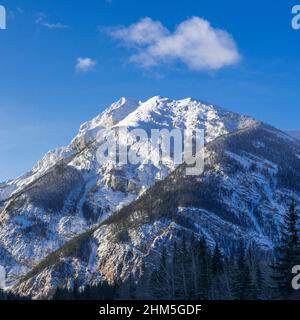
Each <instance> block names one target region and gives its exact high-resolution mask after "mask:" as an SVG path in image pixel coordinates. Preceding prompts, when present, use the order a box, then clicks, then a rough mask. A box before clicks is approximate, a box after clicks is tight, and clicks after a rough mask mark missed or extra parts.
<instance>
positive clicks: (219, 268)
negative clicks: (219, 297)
mask: <svg viewBox="0 0 300 320" xmlns="http://www.w3.org/2000/svg"><path fill="white" fill-rule="evenodd" d="M211 264H212V273H213V275H217V274H219V273H221V272H223V261H222V254H221V251H220V248H219V245H218V244H217V243H216V246H215V249H214V252H213V256H212V262H211Z"/></svg>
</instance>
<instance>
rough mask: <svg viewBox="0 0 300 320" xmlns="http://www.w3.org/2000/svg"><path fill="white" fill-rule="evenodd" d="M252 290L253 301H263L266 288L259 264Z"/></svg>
mask: <svg viewBox="0 0 300 320" xmlns="http://www.w3.org/2000/svg"><path fill="white" fill-rule="evenodd" d="M252 288H253V289H252V290H253V292H252V299H253V300H258V299H262V298H263V293H264V289H265V288H264V279H263V274H262V272H261V268H260V266H259V264H257V265H256V270H255V274H254V279H253V285H252Z"/></svg>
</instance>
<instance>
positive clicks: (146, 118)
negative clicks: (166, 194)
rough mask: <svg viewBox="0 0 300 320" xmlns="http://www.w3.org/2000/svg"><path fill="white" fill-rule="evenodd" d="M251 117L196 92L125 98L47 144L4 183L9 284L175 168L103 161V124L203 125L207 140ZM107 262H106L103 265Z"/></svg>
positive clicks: (3, 256) (3, 239)
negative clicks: (62, 142) (59, 141)
mask: <svg viewBox="0 0 300 320" xmlns="http://www.w3.org/2000/svg"><path fill="white" fill-rule="evenodd" d="M255 123H256V121H254V120H253V119H251V118H249V117H245V116H241V115H238V114H235V113H232V112H228V111H226V110H224V109H222V108H219V107H216V106H213V105H209V104H205V103H202V102H200V101H198V100H194V99H191V98H188V99H183V100H170V99H167V98H162V97H153V98H151V99H149V100H148V101H145V102H140V101H134V100H130V99H125V98H122V99H120V100H119V101H118V102H116V103H114V104H112V105H111V106H110V107H108V108H107V109H106V110H105V111H104V112H103V113H102V114H100V115H99V116H97V117H96V118H95V119H93V120H91V121H89V122H87V123H85V124H83V125H82V126H81V128H80V130H79V133H78V135H77V136H76V137H75V138H74V139H73V141H72V142H71V143H70V145H69V146H67V147H63V148H59V149H56V150H54V151H50V152H48V153H47V154H46V155H45V157H44V158H43V159H42V160H41V161H39V162H38V163H37V165H36V166H35V167H34V168H33V169H32V170H31V171H30V172H28V173H26V174H25V175H24V176H22V177H20V178H18V179H16V180H12V181H9V182H7V183H3V184H1V185H0V265H2V266H4V267H5V269H6V272H7V284H8V285H12V284H14V283H16V281H17V280H18V279H19V278H20V277H21V276H23V275H24V274H26V273H28V272H29V271H31V270H32V269H33V268H35V267H36V266H37V265H38V264H39V262H40V261H41V260H42V259H44V258H45V257H47V256H48V255H49V254H51V253H52V252H54V251H56V250H58V249H59V248H61V246H63V245H64V244H65V243H66V242H68V241H69V240H71V239H73V238H74V237H76V236H77V235H79V234H82V233H83V232H85V231H87V230H90V229H92V228H93V227H95V226H97V225H98V224H99V223H101V222H102V221H105V220H106V219H107V218H108V217H109V216H110V215H112V214H113V213H114V212H116V211H118V210H119V209H120V208H122V207H124V206H126V205H128V204H130V203H131V202H132V201H134V200H136V199H138V198H139V197H140V196H141V195H142V194H143V193H144V192H145V190H147V189H148V188H150V187H151V186H153V185H154V184H155V183H156V181H158V180H160V179H163V178H165V177H167V176H168V174H169V173H170V172H171V171H173V170H174V169H175V168H176V165H175V164H174V163H172V162H170V161H164V159H163V161H162V163H161V162H160V161H156V162H155V161H154V162H152V163H150V164H149V163H148V161H147V159H145V161H144V162H143V163H141V164H139V165H130V164H128V165H125V166H124V165H123V166H117V165H113V164H111V163H109V164H106V165H101V164H99V162H98V161H97V157H96V152H97V149H98V147H99V145H100V143H101V142H99V141H98V140H97V139H95V138H96V136H97V134H98V132H99V131H100V130H103V129H107V130H108V129H110V128H116V127H118V126H119V127H124V126H126V127H128V128H129V129H133V128H142V129H144V130H146V131H147V132H148V131H149V129H152V128H156V129H163V128H167V129H170V130H171V129H173V128H180V129H184V128H189V129H193V128H201V129H204V130H205V138H206V142H210V141H213V140H214V139H216V138H217V137H220V136H222V135H226V134H228V133H232V132H236V131H238V130H241V129H243V128H246V127H249V126H251V125H254V124H255ZM103 268H107V267H105V266H103Z"/></svg>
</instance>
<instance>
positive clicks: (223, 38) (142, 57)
mask: <svg viewBox="0 0 300 320" xmlns="http://www.w3.org/2000/svg"><path fill="white" fill-rule="evenodd" d="M107 32H108V33H109V34H110V35H111V36H112V37H113V38H115V39H118V40H120V41H121V42H122V43H123V44H125V45H127V46H129V47H132V48H133V49H134V50H136V53H135V54H133V55H132V56H131V57H130V61H131V62H135V63H137V64H139V65H141V66H142V67H145V68H150V67H155V66H158V65H160V64H163V63H170V62H174V61H181V62H182V63H184V64H186V65H187V66H188V67H189V68H190V69H192V70H196V71H200V70H205V69H206V70H218V69H221V68H222V67H225V66H229V65H233V64H235V63H237V62H238V61H239V59H240V54H239V52H238V49H237V46H236V44H235V41H234V39H233V37H232V36H231V35H230V34H229V33H227V32H226V31H224V30H220V29H215V28H213V27H212V26H211V25H210V23H209V22H208V21H207V20H204V19H202V18H199V17H193V18H191V19H188V20H185V21H183V22H182V23H181V24H179V26H178V27H177V28H176V29H175V31H174V32H170V31H169V30H168V29H167V28H166V27H164V26H163V25H162V23H161V22H159V21H153V20H152V19H151V18H144V19H142V20H141V21H139V22H138V23H136V24H133V25H131V26H129V27H114V28H109V29H107Z"/></svg>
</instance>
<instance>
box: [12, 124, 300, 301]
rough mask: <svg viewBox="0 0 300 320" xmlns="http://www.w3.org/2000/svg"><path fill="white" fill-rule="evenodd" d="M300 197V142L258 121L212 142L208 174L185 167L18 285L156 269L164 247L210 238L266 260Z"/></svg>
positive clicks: (39, 288)
mask: <svg viewBox="0 0 300 320" xmlns="http://www.w3.org/2000/svg"><path fill="white" fill-rule="evenodd" d="M292 198H294V199H296V201H297V202H298V203H299V201H300V142H299V141H298V140H296V139H294V138H291V137H290V136H288V135H286V134H285V133H283V132H281V131H279V130H276V129H274V128H272V127H270V126H267V125H264V124H259V123H252V124H251V125H250V126H248V127H247V128H244V129H240V130H238V131H236V132H233V133H229V134H227V135H223V136H221V137H219V138H216V139H214V140H213V141H211V142H209V143H207V145H206V147H205V169H204V172H203V174H202V175H201V176H186V175H185V165H181V166H180V167H178V168H177V169H176V170H175V171H173V172H172V173H171V174H170V175H169V176H168V177H166V178H165V179H164V180H163V181H158V182H156V183H155V185H153V186H152V187H151V188H150V189H148V190H147V191H146V192H145V193H144V194H143V195H142V196H140V197H139V198H138V199H137V200H136V201H134V202H132V203H131V204H129V205H128V206H126V207H123V208H122V209H121V210H119V211H118V212H116V213H115V214H114V215H112V216H111V217H110V218H109V219H106V220H104V221H103V222H102V223H100V224H99V225H98V226H95V228H94V229H91V230H90V231H88V232H85V233H83V234H81V235H80V236H79V237H76V238H73V239H72V240H71V241H69V242H67V243H66V244H65V245H63V246H62V247H61V248H60V249H59V250H58V251H56V252H54V253H52V254H51V255H48V256H47V257H46V258H45V259H43V260H42V262H41V263H39V264H37V266H36V267H34V268H32V270H31V271H30V272H29V273H28V274H27V275H26V276H25V277H24V278H22V280H21V281H19V282H17V283H16V285H15V287H14V290H15V291H16V292H18V293H21V294H32V295H33V296H35V297H45V296H48V295H51V293H52V292H53V291H54V290H55V288H56V287H57V286H61V285H62V286H69V287H72V286H73V285H74V283H75V282H76V284H77V285H80V286H85V285H87V284H95V283H98V282H99V281H101V280H102V279H106V280H108V281H110V282H114V281H116V280H119V279H126V278H128V276H129V275H130V274H134V275H135V276H139V275H140V273H141V270H142V268H143V266H145V265H146V266H147V267H148V268H155V266H156V261H157V259H158V257H159V256H160V252H161V250H162V248H167V249H168V254H170V255H171V254H172V248H173V244H174V242H176V241H177V239H179V238H182V237H186V238H189V237H190V236H191V235H193V236H194V237H196V238H197V237H200V236H202V235H204V236H205V237H206V239H207V240H208V243H209V245H211V246H213V245H214V244H215V243H216V242H218V243H219V244H220V247H221V248H222V251H223V253H224V254H225V255H226V254H230V253H232V252H235V250H236V248H237V246H238V243H239V241H240V240H241V239H243V240H244V241H245V243H246V244H247V246H248V247H249V246H251V247H253V248H254V249H255V251H256V252H258V253H259V254H260V255H261V256H262V257H263V258H264V259H265V258H267V257H268V255H269V254H270V252H271V251H272V249H273V247H274V244H276V242H277V241H278V235H279V229H280V223H281V221H282V215H283V214H284V213H285V212H286V210H287V208H288V206H289V204H290V201H291V199H292Z"/></svg>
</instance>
